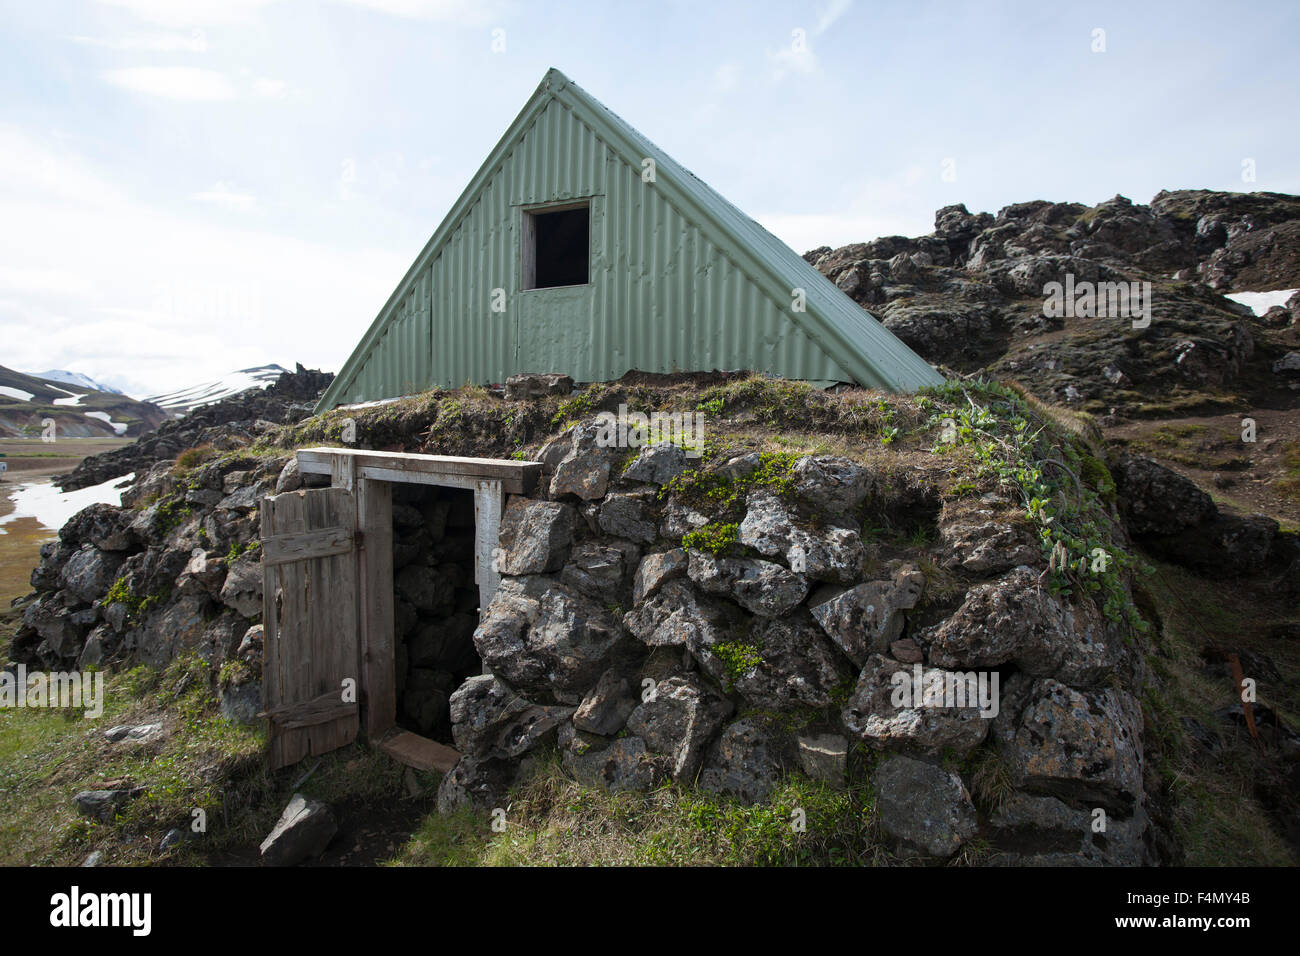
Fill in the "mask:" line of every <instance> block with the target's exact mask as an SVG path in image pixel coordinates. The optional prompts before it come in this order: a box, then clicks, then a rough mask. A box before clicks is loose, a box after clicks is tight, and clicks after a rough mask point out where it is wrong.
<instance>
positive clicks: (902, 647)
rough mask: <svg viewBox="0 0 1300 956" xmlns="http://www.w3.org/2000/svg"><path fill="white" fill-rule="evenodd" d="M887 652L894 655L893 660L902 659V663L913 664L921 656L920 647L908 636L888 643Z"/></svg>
mask: <svg viewBox="0 0 1300 956" xmlns="http://www.w3.org/2000/svg"><path fill="white" fill-rule="evenodd" d="M889 653H891V654H893V655H894V660H896V661H902V662H903V663H904V664H915V663H917V662H919V661H920V660H921V658H922V656H923V655H922V654H921V648H920V647H919V646H917V643H916V641H914V640H912V639H911V638H910V637H905V638H903V639H902V640H901V641H894V643H892V644H890V645H889Z"/></svg>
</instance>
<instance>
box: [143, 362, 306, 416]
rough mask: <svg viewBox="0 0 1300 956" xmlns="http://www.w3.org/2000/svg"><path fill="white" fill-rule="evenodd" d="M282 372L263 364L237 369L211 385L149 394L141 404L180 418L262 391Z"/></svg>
mask: <svg viewBox="0 0 1300 956" xmlns="http://www.w3.org/2000/svg"><path fill="white" fill-rule="evenodd" d="M284 373H285V369H283V368H281V367H280V366H278V365H263V366H261V367H259V368H246V369H241V370H240V371H238V372H231V373H230V374H229V375H226V376H224V377H223V378H219V379H217V380H216V381H215V382H204V383H203V384H202V385H195V386H193V387H191V388H186V389H182V390H181V391H179V392H169V393H167V394H165V395H153V396H151V397H149V398H147V399H145V401H147V402H153V404H155V405H158V406H160V407H161V408H165V409H167V411H169V412H171V413H172V414H173V415H176V416H180V415H184V414H186V413H187V412H189V411H191V410H193V409H195V408H198V407H199V406H200V405H211V404H212V403H213V402H219V401H221V400H222V399H226V398H231V397H232V396H235V395H238V394H240V393H241V392H246V391H248V390H249V389H253V388H266V387H267V386H269V385H271V384H273V383H275V382H277V381H279V379H280V376H281V375H283V374H284Z"/></svg>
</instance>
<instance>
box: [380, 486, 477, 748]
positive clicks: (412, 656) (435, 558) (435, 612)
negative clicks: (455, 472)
mask: <svg viewBox="0 0 1300 956" xmlns="http://www.w3.org/2000/svg"><path fill="white" fill-rule="evenodd" d="M478 620H479V590H478V586H477V585H476V584H475V581H474V494H473V492H471V491H469V490H467V489H463V488H440V487H437V486H433V485H415V484H405V483H402V484H394V485H393V639H394V655H393V658H394V660H393V664H394V674H393V678H394V685H395V687H396V691H397V714H396V717H397V726H398V727H401V728H402V729H404V730H409V731H411V732H412V733H415V734H418V735H420V736H421V737H427V738H429V739H431V740H436V741H438V742H439V743H443V744H447V745H449V746H450V745H451V744H452V739H451V712H450V705H449V700H450V698H451V694H452V692H453V691H455V690H456V689H457V688H458V687H460V685H461V684H463V683H464V682H465V681H466V679H468V678H470V677H473V676H475V675H477V674H481V673H482V672H483V661H482V660H481V659H480V658H479V656H478V651H477V650H476V649H475V647H474V629H475V628H476V627H477V626H478Z"/></svg>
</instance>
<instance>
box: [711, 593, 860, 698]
mask: <svg viewBox="0 0 1300 956" xmlns="http://www.w3.org/2000/svg"><path fill="white" fill-rule="evenodd" d="M747 640H748V641H749V642H750V643H748V644H745V645H743V646H744V647H747V648H751V651H750V653H751V654H752V655H753V656H754V657H755V658H756V663H753V664H744V663H740V664H738V663H737V662H736V661H735V659H734V656H733V657H732V659H731V660H728V659H726V657H725V656H724V654H725V651H724V649H723V648H719V647H717V646H716V645H700V646H695V647H693V648H692V653H694V654H695V655H696V657H698V658H699V660H700V664H701V666H703V667H704V669H705V670H706V671H708V672H709V674H710V675H711V676H712V677H713V678H714V679H715V680H717V681H718V682H719V683H721V684H722V685H723V686H726V687H731V686H734V688H735V690H736V692H737V693H739V694H740V696H741V697H743V698H744V699H745V701H746V702H747V703H749V704H751V705H752V706H754V707H757V708H759V709H760V710H769V711H778V712H779V711H787V710H790V709H792V708H797V707H813V708H823V707H830V706H831V704H832V702H833V700H834V696H835V692H836V690H837V689H838V688H839V687H841V686H842V685H847V684H848V683H849V682H850V681H852V679H853V674H852V672H851V671H850V670H849V667H848V662H847V661H845V660H844V658H843V657H842V656H841V654H840V653H839V651H837V650H836V649H835V647H834V645H832V644H831V642H830V641H828V640H827V639H826V636H825V635H824V634H822V632H821V631H820V630H819V629H818V627H817V625H816V624H814V623H813V621H812V619H811V618H809V616H808V615H807V614H806V613H804V612H800V613H799V614H798V615H795V616H791V617H789V618H776V619H759V620H757V621H755V622H754V624H753V626H752V627H751V628H750V631H749V634H748V638H747Z"/></svg>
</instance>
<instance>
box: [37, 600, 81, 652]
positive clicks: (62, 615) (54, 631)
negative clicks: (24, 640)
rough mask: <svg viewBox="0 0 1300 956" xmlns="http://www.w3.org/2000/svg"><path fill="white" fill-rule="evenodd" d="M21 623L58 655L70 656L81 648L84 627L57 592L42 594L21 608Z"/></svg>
mask: <svg viewBox="0 0 1300 956" xmlns="http://www.w3.org/2000/svg"><path fill="white" fill-rule="evenodd" d="M23 623H24V624H25V625H26V626H27V627H29V628H31V629H32V630H34V631H36V633H37V634H39V635H40V636H41V638H42V640H44V641H45V643H46V644H48V645H49V646H50V649H51V650H52V651H53V652H54V653H55V654H56V655H57V656H58V657H65V658H66V657H71V656H74V655H76V654H77V653H78V652H79V651H80V650H81V639H82V636H83V634H84V633H85V629H84V628H83V627H81V626H80V625H79V624H78V623H77V621H76V620H75V619H74V618H73V612H72V611H71V610H70V609H69V608H68V607H66V606H65V605H64V604H63V602H62V600H60V598H59V596H58V594H47V595H44V596H43V597H42V598H41V599H40V600H39V601H35V602H33V603H31V604H29V605H27V607H26V608H24V609H23Z"/></svg>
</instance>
